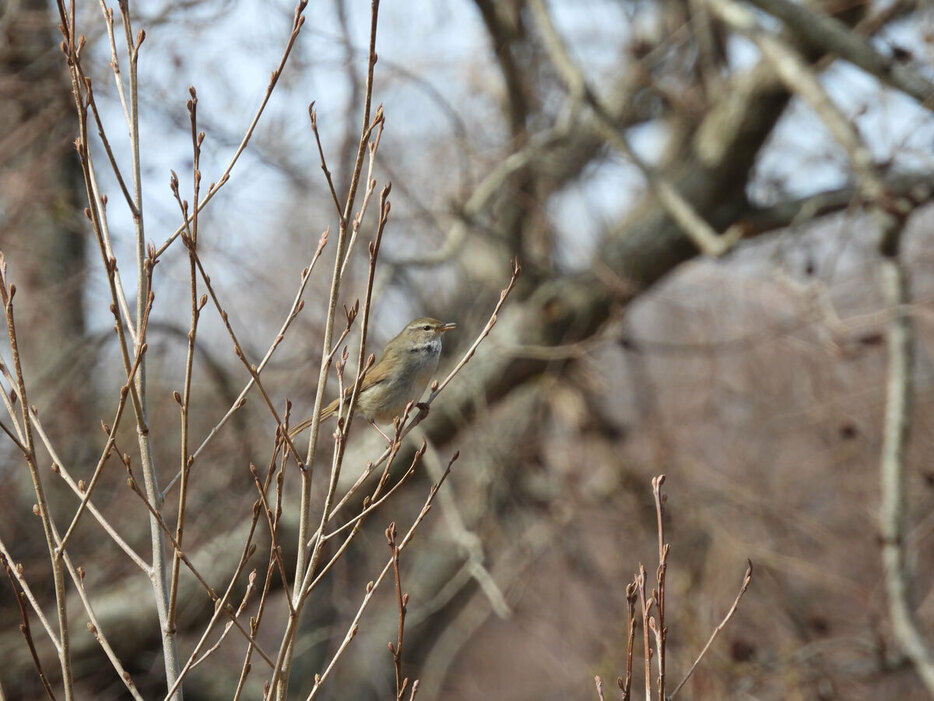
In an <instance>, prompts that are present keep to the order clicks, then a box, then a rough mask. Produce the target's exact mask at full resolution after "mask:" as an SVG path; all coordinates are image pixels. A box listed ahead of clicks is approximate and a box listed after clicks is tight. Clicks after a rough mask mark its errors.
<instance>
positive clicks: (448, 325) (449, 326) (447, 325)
mask: <svg viewBox="0 0 934 701" xmlns="http://www.w3.org/2000/svg"><path fill="white" fill-rule="evenodd" d="M456 328H457V324H455V323H454V322H453V321H449V322H447V323H445V324H441V329H440V330H441V333H444V332H445V331H450V330H451V329H456Z"/></svg>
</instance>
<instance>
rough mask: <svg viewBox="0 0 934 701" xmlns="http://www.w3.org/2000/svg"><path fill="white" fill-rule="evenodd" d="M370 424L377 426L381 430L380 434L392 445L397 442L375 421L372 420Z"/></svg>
mask: <svg viewBox="0 0 934 701" xmlns="http://www.w3.org/2000/svg"><path fill="white" fill-rule="evenodd" d="M370 426H372V427H373V428H375V429H376V430H377V431H379V435H381V436H382V437H383V438H385V439H386V440H387V441H388V442H389V445H392V444H393V443H395V441H394V440H393V439H392V438H390V437H389V436H387V435H386V434H385V433H383V429H381V428H380V427H379V426H377V425H376V422H375V421H370Z"/></svg>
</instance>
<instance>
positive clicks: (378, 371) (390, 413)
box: [289, 317, 457, 443]
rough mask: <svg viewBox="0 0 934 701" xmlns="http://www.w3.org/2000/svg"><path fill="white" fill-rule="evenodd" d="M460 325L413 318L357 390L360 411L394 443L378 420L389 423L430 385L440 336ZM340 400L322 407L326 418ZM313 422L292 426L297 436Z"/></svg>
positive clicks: (346, 397) (346, 392) (291, 434)
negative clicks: (381, 427)
mask: <svg viewBox="0 0 934 701" xmlns="http://www.w3.org/2000/svg"><path fill="white" fill-rule="evenodd" d="M454 328H457V324H454V323H452V322H442V321H438V320H437V319H432V318H430V317H420V318H418V319H414V320H412V321H410V322H409V323H408V324H407V325H406V327H405V328H404V329H402V331H400V332H399V334H398V335H397V336H396V337H395V338H393V339H392V340H391V341H389V343H387V344H386V347H385V348H384V349H383V352H382V354H381V355H380V357H379V360H377V361H376V362H375V363H374V364H373V366H372V367H371V368H370V369H369V370H367V371H366V373H365V374H364V376H363V379H362V380H361V381H360V391H359V392H358V394H357V411H359V412H360V413H361V414H363V416H364V418H366V420H367V421H369V422H370V424H371V425H372V426H373V427H374V428H375V429H376V430H377V431H379V432H380V434H382V436H383V438H385V439H386V440H387V441H389V442H390V443H392V442H393V441H392V439H391V438H390V437H389V436H387V435H386V434H385V433H383V431H382V429H380V427H379V426H378V425H377V424H378V423H389V422H391V421H392V420H393V419H394V418H395V417H397V416H399V415H400V414H402V412H403V411H404V410H405V407H406V405H407V404H408V403H409V402H414V401H416V400H417V399H419V397H421V396H422V393H423V392H424V391H425V388H426V387H427V386H428V382H429V381H430V380H431V376H432V374H433V373H434V372H435V370H437V369H438V359H439V358H440V357H441V337H442V336H443V335H444V334H445V332H447V331H450V330H452V329H454ZM352 390H353V387H345V388H344V400H345V401H347V400H349V399H350V395H351V393H352ZM338 406H339V401H338V400H337V399H335V400H334V401H332V402H331V403H330V404H328V405H327V406H326V407H324V408H323V409H322V410H321V414H320V420H322V421H324V420H325V419H327V418H328V417H330V416H331V415H332V414H334V413H335V412H336V411H337V408H338ZM311 424H312V417H309V418H307V419H305V420H303V421H301V422H299V423H298V424H296V425H295V426H294V427H293V428H292V429H290V430H289V437H290V438H295V437H296V436H297V435H298V434H300V433H301V432H302V431H304V430H306V429H307V428H308V427H309V426H311Z"/></svg>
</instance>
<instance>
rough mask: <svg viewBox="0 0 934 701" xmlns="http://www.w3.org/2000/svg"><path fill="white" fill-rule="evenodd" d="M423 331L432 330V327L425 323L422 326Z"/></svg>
mask: <svg viewBox="0 0 934 701" xmlns="http://www.w3.org/2000/svg"><path fill="white" fill-rule="evenodd" d="M422 331H431V327H430V326H429V325H428V324H425V325H424V326H423V327H422Z"/></svg>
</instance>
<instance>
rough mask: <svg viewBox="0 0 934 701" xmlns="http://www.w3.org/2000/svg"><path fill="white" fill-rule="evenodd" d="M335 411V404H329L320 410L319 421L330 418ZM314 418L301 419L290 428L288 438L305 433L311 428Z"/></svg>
mask: <svg viewBox="0 0 934 701" xmlns="http://www.w3.org/2000/svg"><path fill="white" fill-rule="evenodd" d="M335 411H337V402H331V403H330V404H328V405H327V406H326V407H324V409H322V410H321V421H324V420H325V419H326V418H328V417H329V416H331V414H333V413H334V412H335ZM313 418H314V417H311V416H309V417H308V418H307V419H302V420H301V421H299V422H298V423H297V424H295V425H294V426H292V427H291V428H290V429H289V438H295V437H296V436H298V434H300V433H303V432H304V431H307V430H308V429H309V428H310V427H311V423H312V419H313Z"/></svg>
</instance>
